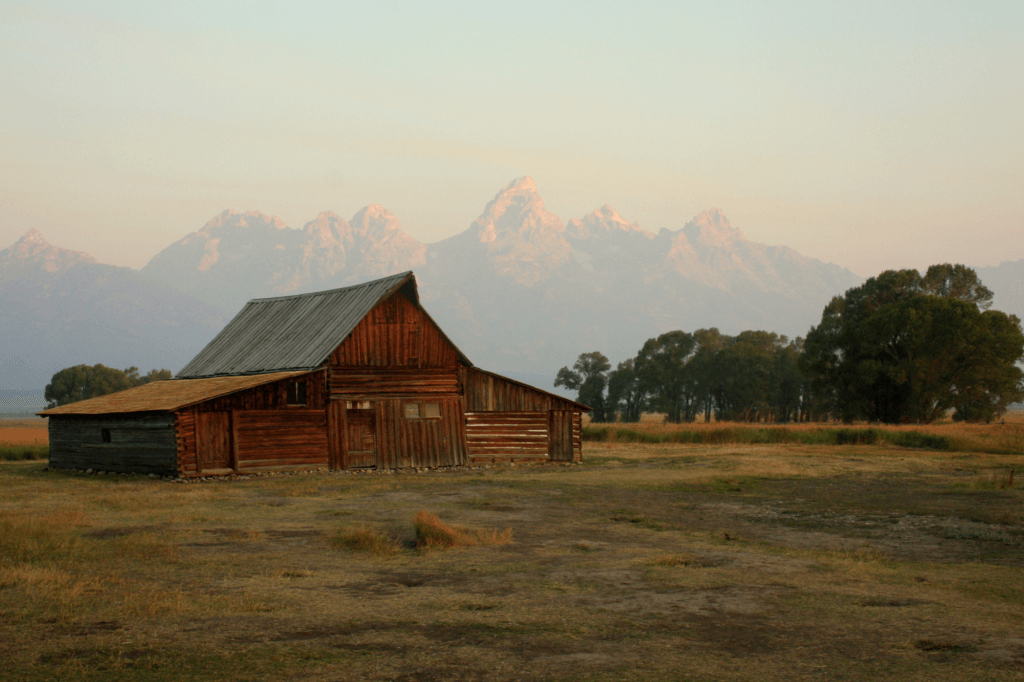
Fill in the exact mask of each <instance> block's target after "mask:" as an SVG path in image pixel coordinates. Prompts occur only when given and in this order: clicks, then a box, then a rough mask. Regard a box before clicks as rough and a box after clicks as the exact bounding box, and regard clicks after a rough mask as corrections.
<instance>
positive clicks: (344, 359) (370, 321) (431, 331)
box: [330, 291, 459, 369]
mask: <svg viewBox="0 0 1024 682" xmlns="http://www.w3.org/2000/svg"><path fill="white" fill-rule="evenodd" d="M458 361H459V356H458V353H457V352H456V350H455V347H454V346H452V344H451V342H449V341H448V340H447V339H446V338H445V337H444V335H443V334H442V333H441V330H440V329H438V327H437V325H435V324H434V323H433V322H432V321H431V320H430V318H429V317H428V316H427V315H426V314H425V313H424V312H423V311H422V310H420V309H419V308H417V307H416V306H415V305H413V304H412V302H411V301H409V299H407V298H406V297H405V295H403V294H402V293H401V292H400V291H399V292H396V293H394V294H393V295H392V296H391V298H389V299H387V300H386V301H382V302H381V303H380V304H379V305H378V306H377V307H376V308H374V309H373V310H371V311H370V313H369V314H368V315H367V316H366V317H365V318H363V320H362V321H361V322H360V323H359V324H358V325H356V328H355V329H353V330H352V333H351V334H350V335H349V337H348V338H347V339H345V341H344V342H343V343H342V344H341V345H340V346H338V348H337V349H336V350H335V351H334V353H333V354H332V356H331V359H330V364H332V365H340V366H343V367H451V368H452V369H454V368H455V366H456V364H457V363H458Z"/></svg>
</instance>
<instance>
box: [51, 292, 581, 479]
mask: <svg viewBox="0 0 1024 682" xmlns="http://www.w3.org/2000/svg"><path fill="white" fill-rule="evenodd" d="M589 409H590V408H588V407H587V406H585V405H581V404H579V403H577V402H574V401H572V400H567V399H565V398H562V397H560V396H557V395H553V394H551V393H548V392H547V391H542V390H540V389H537V388H534V387H532V386H528V385H526V384H522V383H520V382H518V381H513V380H512V379H508V378H506V377H503V376H500V375H497V374H494V373H491V372H487V371H484V370H481V369H478V368H476V367H474V366H473V365H472V363H471V362H470V361H469V360H468V359H467V358H466V357H465V356H464V355H463V354H462V352H461V351H460V350H459V349H458V348H457V347H456V346H455V344H453V343H452V342H451V341H450V340H449V339H448V337H447V336H446V335H445V333H444V332H443V331H442V330H441V329H440V327H438V326H437V324H436V323H435V322H434V320H433V319H431V317H430V315H428V314H427V312H426V311H425V310H424V309H423V306H422V305H420V301H419V294H418V292H417V289H416V278H415V277H414V276H413V273H412V272H406V273H403V274H400V275H394V276H391V277H385V278H383V279H379V280H376V281H373V282H367V283H365V284H360V285H358V286H352V287H346V288H343V289H334V290H331V291H321V292H316V293H311V294H301V295H296V296H282V297H278V298H264V299H256V300H253V301H250V302H249V303H247V304H246V305H245V307H244V308H242V310H241V312H239V313H238V315H236V316H235V318H234V319H233V320H232V321H231V322H230V323H228V325H227V326H226V327H225V328H224V329H223V330H222V331H221V332H220V334H218V335H217V337H216V338H214V339H213V341H211V342H210V343H209V345H207V346H206V348H204V349H203V350H202V351H201V352H200V353H199V354H198V355H197V356H196V357H195V358H194V359H193V360H192V361H191V362H190V363H188V365H186V366H185V367H184V368H183V369H182V370H181V372H179V373H178V375H177V376H176V377H175V378H174V379H172V380H170V381H161V382H154V383H150V384H146V385H143V386H139V387H137V388H133V389H129V390H127V391H122V392H120V393H114V394H111V395H106V396H101V397H99V398H93V399H91V400H84V401H81V402H77V403H72V404H69V405H64V406H62V407H56V408H53V409H50V410H46V411H44V412H41V413H40V414H41V415H42V416H45V417H49V431H50V466H51V467H56V468H71V469H94V470H100V471H117V472H141V473H155V474H160V475H177V476H186V477H187V476H210V475H224V474H233V473H239V474H241V473H252V472H260V471H280V470H288V469H312V468H320V467H329V468H332V469H354V468H367V467H369V468H378V469H404V468H410V467H445V466H457V465H465V464H473V463H485V462H486V463H495V462H542V461H559V462H571V461H579V460H581V459H582V440H581V431H582V416H583V412H586V411H588V410H589Z"/></svg>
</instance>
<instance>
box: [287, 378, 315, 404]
mask: <svg viewBox="0 0 1024 682" xmlns="http://www.w3.org/2000/svg"><path fill="white" fill-rule="evenodd" d="M293 388H294V392H293ZM293 398H294V400H293ZM284 402H285V405H287V406H288V407H306V406H307V405H308V404H309V394H308V393H307V392H306V380H305V379H301V380H296V381H288V382H287V383H286V384H285V399H284Z"/></svg>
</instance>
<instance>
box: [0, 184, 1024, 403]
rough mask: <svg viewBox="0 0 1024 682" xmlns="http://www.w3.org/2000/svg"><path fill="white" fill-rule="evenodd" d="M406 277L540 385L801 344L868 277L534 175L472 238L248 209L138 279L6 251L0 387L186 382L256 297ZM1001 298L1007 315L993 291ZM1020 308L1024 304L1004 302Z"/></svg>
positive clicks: (514, 370) (38, 252)
mask: <svg viewBox="0 0 1024 682" xmlns="http://www.w3.org/2000/svg"><path fill="white" fill-rule="evenodd" d="M1022 263H1024V261H1022ZM1022 267H1024V265H1022ZM404 270H413V271H415V273H416V276H417V279H418V281H419V284H420V293H421V297H422V299H423V302H424V305H425V306H426V308H427V309H428V310H429V311H430V313H431V315H432V316H433V317H434V318H435V319H436V320H437V322H438V323H439V324H440V325H441V327H442V328H443V329H444V330H445V331H446V332H447V334H448V335H449V337H451V338H452V340H453V341H454V342H455V343H456V344H457V345H458V346H459V347H460V348H461V349H462V350H463V352H464V353H466V355H467V356H468V357H469V358H470V359H471V360H473V361H474V362H475V363H477V364H480V365H481V366H484V367H487V368H489V369H494V370H496V371H499V372H503V373H507V374H510V375H512V376H516V377H518V378H520V379H523V380H526V381H529V382H532V383H535V384H537V385H540V386H542V387H545V388H547V387H550V384H551V380H552V378H553V376H554V374H555V372H556V371H557V369H558V367H560V366H562V365H566V364H572V362H573V361H574V360H575V358H576V356H577V355H578V354H579V353H581V352H586V351H592V350H600V351H602V352H604V353H605V354H606V355H608V356H609V357H610V358H611V359H612V360H613V361H617V360H621V359H624V358H626V357H630V356H632V355H634V354H635V353H636V351H637V350H638V349H639V347H640V346H641V345H642V344H643V342H644V341H645V340H646V339H647V338H649V337H651V336H654V335H657V334H659V333H661V332H665V331H669V330H671V329H688V330H693V329H698V328H700V327H711V326H715V327H718V328H719V329H721V330H722V331H723V332H726V333H735V332H738V331H741V330H743V329H768V330H773V331H777V332H780V333H784V334H787V335H789V336H796V335H802V334H805V333H806V331H807V329H808V328H809V327H810V326H811V325H812V324H815V323H816V322H817V321H818V320H819V319H820V316H821V311H822V308H823V307H824V305H825V304H826V303H827V302H828V301H829V300H830V299H831V297H832V296H833V295H836V294H841V293H842V292H844V291H845V290H846V289H848V288H850V287H852V286H856V285H858V284H859V283H860V282H861V281H863V280H862V279H861V278H860V277H858V276H857V275H855V274H854V273H852V272H850V271H849V270H847V269H845V268H842V267H840V266H837V265H833V264H828V263H823V262H821V261H818V260H815V259H813V258H807V257H804V256H801V255H800V254H798V253H797V252H796V251H794V250H792V249H790V248H787V247H785V246H767V245H764V244H758V243H755V242H751V241H750V240H748V239H746V237H745V236H744V235H743V233H742V232H741V231H740V230H739V229H738V228H736V227H733V226H732V225H731V224H730V223H729V220H728V218H726V216H725V214H724V213H723V212H722V211H720V210H718V209H709V210H707V211H704V212H703V213H701V214H699V215H697V216H695V217H694V218H693V219H692V220H690V221H689V222H687V223H686V224H685V225H684V226H683V227H682V228H680V229H678V230H669V229H664V228H663V229H661V230H660V231H658V232H657V233H655V232H651V231H649V230H646V229H644V228H642V227H640V226H639V225H637V224H636V223H630V222H629V221H627V220H626V219H625V218H623V217H622V216H621V215H620V214H619V213H618V212H616V211H615V210H614V209H613V208H611V207H610V206H608V205H605V206H602V207H601V208H598V209H597V210H595V211H593V212H592V213H590V214H588V215H586V216H583V217H581V218H576V219H572V220H570V221H569V222H568V223H564V222H563V221H562V220H561V219H560V218H559V217H558V216H556V215H554V214H553V213H551V212H550V211H548V210H547V209H546V208H545V205H544V201H543V199H542V198H541V197H540V195H539V193H538V192H537V187H536V184H535V182H534V181H533V179H532V178H529V177H524V178H520V179H518V180H515V181H513V182H511V183H510V184H509V185H507V186H506V187H504V188H503V189H502V190H501V191H500V192H498V194H497V195H496V196H495V197H494V198H493V199H492V200H491V201H490V202H489V203H488V204H487V205H486V207H485V208H484V210H483V212H482V213H481V214H480V216H479V217H478V218H477V219H476V220H475V221H473V223H472V224H471V225H470V226H469V228H468V229H466V230H465V231H463V232H460V233H458V234H455V235H454V236H452V237H449V238H448V239H444V240H442V241H440V242H436V243H433V244H424V243H421V242H419V241H417V240H416V239H414V238H413V237H411V236H410V235H408V234H406V233H405V232H404V231H403V230H402V227H401V225H400V223H399V221H398V219H397V218H396V217H395V216H394V215H393V214H392V213H391V212H389V211H388V210H387V209H386V208H384V207H383V206H379V205H370V206H367V207H365V208H363V209H362V210H361V211H359V212H358V213H356V215H355V216H353V217H352V219H351V220H345V219H344V218H342V217H341V216H339V215H337V214H335V213H332V212H324V213H321V214H320V215H318V216H317V217H316V218H315V219H314V220H312V221H310V222H308V223H306V224H305V225H304V226H303V227H302V228H301V229H296V228H291V227H288V226H287V225H286V224H285V223H284V222H283V221H282V220H280V219H279V218H276V217H274V216H269V215H266V214H263V213H260V212H256V211H250V212H245V213H239V212H235V211H230V210H228V211H224V212H223V213H221V214H219V215H217V216H216V217H214V218H213V219H212V220H210V221H209V222H208V223H207V224H206V225H204V226H203V227H202V229H200V230H198V231H196V232H192V233H190V234H188V235H186V236H185V237H183V238H182V239H180V240H178V241H177V242H175V243H173V244H171V245H169V246H168V247H167V248H165V249H163V250H162V251H161V252H160V253H158V254H157V255H156V256H154V257H153V258H152V260H151V261H150V262H149V263H148V264H147V265H146V266H145V267H144V268H142V270H141V271H139V272H136V271H133V270H130V269H128V268H115V267H113V266H108V265H101V264H98V263H96V262H95V260H94V259H92V258H90V257H89V256H87V255H86V254H82V253H77V252H71V251H66V250H63V249H58V248H56V247H53V246H50V245H49V244H46V242H45V240H43V239H42V237H41V236H40V235H38V233H34V232H30V233H29V234H26V235H25V237H23V238H22V239H21V240H19V242H18V243H16V244H15V245H14V246H12V247H11V248H9V249H7V250H6V251H2V252H0V282H2V284H3V289H2V291H0V314H5V313H6V315H5V317H6V316H7V315H13V317H7V319H15V320H18V321H19V322H20V324H19V325H18V329H19V330H21V331H20V334H21V336H23V337H24V338H25V339H26V340H27V345H26V344H23V345H21V346H15V345H12V346H7V345H6V342H7V339H4V338H3V337H0V343H4V345H3V346H0V348H4V349H5V351H4V355H5V357H6V359H5V357H0V387H3V386H4V385H8V386H14V385H26V386H31V387H36V386H40V385H41V384H40V383H39V381H40V379H42V380H43V383H46V381H48V379H49V374H46V375H45V376H43V374H45V372H44V371H43V370H44V368H45V371H48V372H50V373H52V371H56V370H52V371H51V369H50V368H51V367H57V368H59V367H64V366H68V365H70V364H75V362H90V364H91V363H93V362H101V361H102V362H105V363H106V364H114V365H115V366H119V367H120V366H127V365H128V364H133V365H137V366H139V367H141V368H149V367H150V366H152V367H169V368H171V369H173V370H177V369H178V368H179V367H180V366H181V365H182V364H184V362H185V361H187V360H188V359H189V358H190V357H191V355H193V354H194V353H195V352H197V351H198V350H199V349H200V348H201V347H202V346H203V345H204V344H205V342H206V341H207V340H209V339H210V338H212V337H213V335H214V334H215V333H216V332H217V331H218V330H219V329H220V327H221V326H222V325H223V324H224V322H225V321H226V320H227V319H228V318H229V317H230V315H233V314H234V313H235V312H237V310H238V309H239V308H240V307H241V306H242V305H243V304H244V303H245V302H246V301H247V300H249V299H251V298H258V297H266V296H278V295H285V294H291V293H303V292H308V291H316V290H321V289H330V288H336V287H341V286H347V285H349V284H355V283H358V282H363V281H366V280H369V279H373V278H376V277H383V276H385V275H389V274H393V273H395V272H401V271H404ZM979 272H980V273H981V274H982V279H983V281H986V282H987V281H988V279H987V276H986V274H985V269H982V270H979ZM999 272H1002V270H999V269H995V270H994V271H993V272H992V273H990V274H989V275H988V276H990V277H993V278H994V279H993V281H994V280H995V279H998V277H999ZM17 273H22V274H21V275H18V274H17ZM1017 281H1018V282H1019V280H1017ZM15 287H17V292H18V293H15ZM993 288H996V289H997V298H996V303H997V307H998V306H999V305H1000V303H1001V300H1000V297H1001V296H1002V293H1001V289H998V288H997V287H995V286H994V287H993ZM129 292H130V295H129ZM1014 296H1016V298H1014ZM14 299H21V300H22V303H21V304H20V306H21V307H20V308H18V307H17V306H16V305H15V303H14ZM85 299H88V301H86V300H85ZM1011 299H1012V300H1011ZM1022 299H1024V296H1021V295H1020V292H1018V293H1017V294H1015V295H1013V296H1010V297H1009V298H1007V304H1010V305H1013V301H1020V300H1022ZM1004 309H1005V308H1004ZM41 311H47V312H46V313H45V314H44V313H43V312H41ZM115 312H117V313H118V314H119V317H117V319H108V317H107V316H109V315H111V314H114V313H115ZM22 320H24V322H22ZM72 329H76V330H78V332H77V333H75V334H73V335H71V333H70V332H71V330H72ZM36 337H38V338H40V339H45V342H41V343H39V344H36V343H34V342H33V341H32V340H30V339H33V338H36ZM7 349H14V350H10V351H8V350H7ZM33 349H38V350H33ZM72 358H81V359H78V360H75V361H74V362H72V361H71V359H72ZM105 358H111V359H109V360H105ZM113 358H117V360H115V359H113ZM19 363H20V364H19ZM22 366H23V369H24V371H21V370H19V367H22ZM19 372H20V373H19ZM30 375H31V377H33V378H32V379H31V381H32V382H33V383H31V384H25V383H24V382H25V381H28V380H29V378H28V377H29V376H30ZM16 376H17V377H20V378H16Z"/></svg>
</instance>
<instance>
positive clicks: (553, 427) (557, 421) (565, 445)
mask: <svg viewBox="0 0 1024 682" xmlns="http://www.w3.org/2000/svg"><path fill="white" fill-rule="evenodd" d="M548 415H549V417H548V432H549V434H550V440H549V446H548V456H549V457H550V458H551V460H552V461H554V462H571V461H573V453H574V449H573V422H574V419H573V413H572V412H570V411H568V410H551V412H549V413H548Z"/></svg>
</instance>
